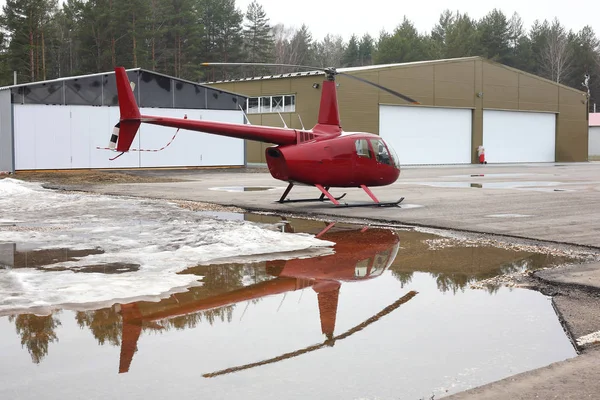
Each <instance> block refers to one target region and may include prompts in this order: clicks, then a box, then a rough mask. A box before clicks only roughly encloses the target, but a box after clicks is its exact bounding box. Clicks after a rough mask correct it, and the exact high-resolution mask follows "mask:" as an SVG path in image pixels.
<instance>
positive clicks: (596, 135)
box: [588, 113, 600, 161]
mask: <svg viewBox="0 0 600 400" xmlns="http://www.w3.org/2000/svg"><path fill="white" fill-rule="evenodd" d="M589 125H590V129H589V135H590V136H589V141H588V143H589V145H588V155H589V160H590V161H600V113H591V114H590V121H589Z"/></svg>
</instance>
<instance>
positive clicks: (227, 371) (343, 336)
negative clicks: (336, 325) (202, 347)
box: [202, 290, 417, 378]
mask: <svg viewBox="0 0 600 400" xmlns="http://www.w3.org/2000/svg"><path fill="white" fill-rule="evenodd" d="M416 295H417V292H416V291H414V290H411V291H410V292H408V293H407V294H405V295H404V296H402V297H400V298H399V299H398V300H396V301H395V302H393V303H392V304H390V305H389V306H387V307H386V308H384V309H383V310H381V311H379V312H378V313H377V314H375V315H373V316H372V317H371V318H369V319H367V320H365V321H363V322H361V323H360V324H358V325H356V326H355V327H354V328H350V329H349V330H347V331H346V332H344V333H342V334H341V335H338V336H334V337H332V338H330V339H327V340H326V341H325V342H324V343H318V344H315V345H312V346H308V347H305V348H303V349H300V350H296V351H293V352H291V353H285V354H282V355H280V356H277V357H274V358H270V359H268V360H263V361H259V362H255V363H251V364H246V365H241V366H238V367H232V368H227V369H223V370H221V371H216V372H211V373H207V374H202V376H203V377H205V378H214V377H215V376H219V375H224V374H230V373H232V372H238V371H242V370H245V369H250V368H254V367H258V366H261V365H266V364H272V363H275V362H278V361H282V360H286V359H288V358H292V357H297V356H299V355H302V354H306V353H310V352H311V351H315V350H319V349H322V348H323V347H326V346H330V345H333V344H334V343H335V341H337V340H342V339H346V338H347V337H348V336H351V335H353V334H355V333H356V332H359V331H362V330H363V329H365V328H366V327H367V326H369V325H371V324H372V323H374V322H377V321H379V320H380V319H381V318H382V317H384V316H386V315H387V314H389V313H391V312H392V311H394V310H395V309H397V308H398V307H400V306H401V305H402V304H404V303H406V302H407V301H409V300H410V299H412V298H413V297H415V296H416Z"/></svg>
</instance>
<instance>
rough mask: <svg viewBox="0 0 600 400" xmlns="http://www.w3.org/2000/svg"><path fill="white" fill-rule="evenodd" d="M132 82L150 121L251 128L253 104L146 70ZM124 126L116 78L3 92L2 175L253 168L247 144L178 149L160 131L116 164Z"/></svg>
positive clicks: (203, 138)
mask: <svg viewBox="0 0 600 400" xmlns="http://www.w3.org/2000/svg"><path fill="white" fill-rule="evenodd" d="M127 74H128V76H129V79H130V81H131V82H132V87H133V89H134V94H135V97H136V100H137V102H138V105H139V106H140V111H141V113H142V114H145V115H159V116H169V117H180V118H183V117H184V116H186V115H187V117H188V118H190V119H192V118H194V119H205V120H208V119H210V120H217V121H223V122H235V123H243V122H244V113H243V111H242V110H241V109H240V105H242V107H243V106H245V104H246V102H247V99H246V97H245V96H241V95H238V94H236V93H230V92H227V91H225V90H222V89H216V88H212V87H208V86H205V85H201V84H198V83H195V82H190V81H185V80H182V79H178V78H174V77H170V76H167V75H162V74H158V73H155V72H152V71H147V70H144V69H141V68H136V69H129V70H127ZM118 120H119V108H118V99H117V91H116V82H115V75H114V71H113V72H107V73H99V74H94V75H85V76H75V77H68V78H62V79H56V80H50V81H43V82H33V83H27V84H21V85H14V86H8V87H4V88H0V171H9V172H14V171H19V170H42V169H76V168H84V169H90V168H140V167H189V166H194V167H195V166H243V165H245V159H244V155H245V148H244V146H245V144H244V141H243V140H241V139H234V138H227V137H222V136H216V135H209V134H205V133H198V132H190V131H184V130H182V131H181V132H179V133H177V138H176V140H173V141H172V142H171V139H172V138H173V136H174V135H175V133H176V130H175V129H170V128H164V127H159V126H153V125H143V126H142V127H140V131H139V133H138V135H137V136H136V139H135V141H134V143H133V145H132V149H134V148H135V150H133V151H131V152H129V153H126V154H123V156H121V157H119V158H117V159H115V160H113V161H111V160H110V158H113V157H114V156H115V155H116V154H115V153H114V152H111V151H107V150H105V148H106V147H108V143H109V139H110V136H111V134H112V131H113V127H114V125H115V124H116V123H117V122H118ZM167 145H168V149H166V150H164V151H156V150H159V149H161V148H164V147H165V146H167ZM221 148H226V149H227V151H215V149H221Z"/></svg>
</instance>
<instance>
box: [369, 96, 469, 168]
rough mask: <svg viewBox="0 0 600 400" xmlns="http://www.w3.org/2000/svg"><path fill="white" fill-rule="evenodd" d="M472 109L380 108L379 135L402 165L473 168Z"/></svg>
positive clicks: (382, 106) (383, 106)
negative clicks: (450, 165)
mask: <svg viewBox="0 0 600 400" xmlns="http://www.w3.org/2000/svg"><path fill="white" fill-rule="evenodd" d="M472 114H473V111H472V110H471V109H462V108H442V107H418V106H417V107H415V106H394V105H380V106H379V135H380V136H381V137H382V138H384V140H385V141H386V142H387V143H388V146H391V147H393V149H394V150H395V151H396V153H397V154H398V158H399V159H400V165H411V164H412V165H419V164H421V165H423V164H470V163H471V136H472Z"/></svg>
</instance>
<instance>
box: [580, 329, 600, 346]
mask: <svg viewBox="0 0 600 400" xmlns="http://www.w3.org/2000/svg"><path fill="white" fill-rule="evenodd" d="M593 343H600V331H598V332H593V333H590V334H589V335H585V336H581V337H580V338H578V339H577V345H578V346H585V345H587V344H593Z"/></svg>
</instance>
